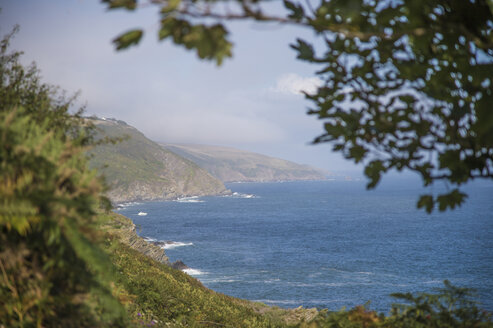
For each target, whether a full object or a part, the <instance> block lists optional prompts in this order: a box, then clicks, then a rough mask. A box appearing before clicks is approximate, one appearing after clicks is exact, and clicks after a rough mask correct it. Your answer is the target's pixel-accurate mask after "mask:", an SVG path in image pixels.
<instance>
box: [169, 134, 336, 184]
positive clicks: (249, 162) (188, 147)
mask: <svg viewBox="0 0 493 328" xmlns="http://www.w3.org/2000/svg"><path fill="white" fill-rule="evenodd" d="M161 145H162V146H163V147H164V148H165V149H168V150H170V151H172V152H174V153H176V154H178V155H180V156H183V157H185V158H187V159H189V160H191V161H193V162H194V163H196V164H197V165H199V166H200V167H202V168H204V169H206V170H207V171H208V172H209V173H210V174H212V175H213V176H215V177H216V178H218V179H219V180H221V181H222V182H235V181H238V182H239V181H242V182H247V181H249V182H266V181H293V180H324V179H326V177H327V172H324V171H322V170H319V169H315V168H312V167H310V166H308V165H300V164H296V163H293V162H290V161H286V160H283V159H279V158H273V157H269V156H265V155H261V154H257V153H252V152H248V151H243V150H238V149H234V148H228V147H218V146H206V145H192V144H164V143H162V144H161Z"/></svg>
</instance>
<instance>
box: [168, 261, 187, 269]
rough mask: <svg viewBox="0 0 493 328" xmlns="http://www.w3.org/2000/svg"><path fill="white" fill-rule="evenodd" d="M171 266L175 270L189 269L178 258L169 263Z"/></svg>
mask: <svg viewBox="0 0 493 328" xmlns="http://www.w3.org/2000/svg"><path fill="white" fill-rule="evenodd" d="M171 267H172V268H173V269H176V270H186V269H190V268H189V267H188V266H187V265H186V264H185V263H183V262H182V261H180V260H178V261H176V262H173V263H171Z"/></svg>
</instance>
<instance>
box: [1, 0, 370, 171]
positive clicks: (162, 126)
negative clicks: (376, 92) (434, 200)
mask: <svg viewBox="0 0 493 328" xmlns="http://www.w3.org/2000/svg"><path fill="white" fill-rule="evenodd" d="M0 7H1V8H2V12H1V13H0V33H1V34H2V35H4V34H6V33H7V32H9V31H10V30H11V28H12V27H13V26H14V24H19V25H20V26H21V30H20V32H19V34H18V35H17V36H16V38H15V40H14V42H13V48H15V49H16V50H23V51H24V52H25V55H24V57H23V61H24V62H25V63H26V64H28V63H30V62H32V61H35V62H36V63H37V65H38V67H39V68H40V69H41V72H42V76H43V78H44V81H45V82H48V83H51V84H55V85H59V86H61V87H62V88H63V89H65V90H67V91H68V92H69V93H73V92H76V91H81V96H80V102H81V103H85V104H87V113H88V114H96V115H97V116H100V117H101V116H102V117H114V118H118V119H121V120H124V121H126V122H127V123H129V124H130V125H133V126H135V127H136V128H137V129H139V130H141V131H142V132H143V133H144V134H145V135H146V136H147V137H149V138H151V139H153V140H156V141H163V142H182V143H202V144H214V145H224V146H232V147H236V148H240V149H245V150H250V151H256V152H259V153H263V154H266V155H271V156H276V157H281V158H285V159H289V160H292V161H295V162H298V163H305V164H311V165H314V166H317V167H320V168H324V169H327V170H330V171H333V172H338V171H352V170H354V169H356V172H358V173H359V172H361V168H356V167H355V166H353V165H352V164H351V163H350V162H348V161H346V160H344V159H343V158H342V156H341V155H340V154H335V153H332V152H331V150H330V147H329V146H328V145H318V146H312V145H309V143H310V141H311V140H312V139H313V138H314V137H316V136H317V135H319V134H321V133H322V132H323V130H322V123H321V122H320V121H318V120H317V119H316V118H315V117H314V116H308V115H306V111H307V108H308V107H309V106H310V105H311V104H310V103H309V102H308V101H306V100H305V99H304V97H303V96H302V95H301V94H300V92H299V90H300V89H303V88H304V89H305V90H307V91H310V90H313V88H314V87H315V86H316V85H317V83H320V81H319V80H318V79H317V78H316V77H315V75H314V71H315V70H316V67H314V66H310V65H309V64H306V63H302V62H300V61H297V60H296V58H295V57H296V53H295V52H294V51H293V50H292V49H290V48H289V43H290V42H293V41H294V40H295V38H296V37H297V36H304V37H310V36H311V35H310V34H309V31H303V30H300V29H295V28H293V27H280V26H277V25H262V24H254V23H252V22H243V23H234V24H229V26H230V28H231V31H232V35H231V39H232V40H233V42H234V45H235V46H234V49H233V52H234V58H233V59H232V60H227V61H225V63H224V64H223V66H221V67H219V68H218V67H216V65H215V64H214V63H210V62H205V61H199V60H198V59H197V57H196V55H195V53H193V52H190V51H186V50H183V49H182V48H178V47H176V46H174V45H173V44H172V43H171V42H170V41H165V42H157V30H158V27H159V24H158V19H159V18H158V11H157V9H156V8H152V7H151V8H145V9H143V10H140V11H137V12H136V13H129V12H127V11H124V10H113V11H110V12H109V11H106V8H105V6H104V5H102V4H101V3H100V2H99V1H98V0H15V1H14V0H0ZM134 27H143V28H144V29H145V35H144V39H143V42H141V44H140V45H139V46H137V47H132V48H130V49H129V50H126V51H123V52H116V51H115V50H114V48H113V45H112V44H111V40H112V39H113V38H114V37H116V36H117V35H118V34H120V33H121V32H123V31H125V30H127V29H130V28H134ZM356 172H355V173H356Z"/></svg>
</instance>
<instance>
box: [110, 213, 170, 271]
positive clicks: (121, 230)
mask: <svg viewBox="0 0 493 328" xmlns="http://www.w3.org/2000/svg"><path fill="white" fill-rule="evenodd" d="M104 228H105V230H106V231H108V232H109V233H110V234H112V235H114V236H116V237H117V238H118V239H119V240H120V242H122V243H123V244H126V245H128V246H130V248H132V249H134V250H136V251H138V252H139V253H142V254H144V255H146V256H148V257H150V258H151V259H153V260H154V261H157V262H159V263H163V264H166V265H171V264H170V262H169V259H168V257H167V256H166V253H165V251H164V249H162V248H161V247H159V246H156V245H154V244H152V243H150V242H148V241H146V240H145V239H144V238H142V237H140V236H139V235H137V229H136V226H135V224H134V223H133V222H132V220H130V219H129V218H127V217H125V216H123V215H120V214H116V213H112V214H111V218H110V219H109V220H108V222H107V223H106V226H105V227H104Z"/></svg>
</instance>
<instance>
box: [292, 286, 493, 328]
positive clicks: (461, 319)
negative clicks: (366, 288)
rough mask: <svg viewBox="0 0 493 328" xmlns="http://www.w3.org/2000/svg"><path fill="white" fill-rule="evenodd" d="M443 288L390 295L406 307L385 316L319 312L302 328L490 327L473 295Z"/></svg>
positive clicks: (352, 311)
mask: <svg viewBox="0 0 493 328" xmlns="http://www.w3.org/2000/svg"><path fill="white" fill-rule="evenodd" d="M444 284H445V286H444V288H441V289H439V290H438V291H437V293H434V294H430V293H418V294H416V295H413V294H411V293H406V294H393V295H392V296H394V297H395V298H397V299H400V300H402V301H404V302H405V304H394V305H393V306H392V309H391V311H390V314H389V315H388V316H385V315H384V314H382V313H380V314H378V313H376V312H375V311H370V310H368V309H366V307H365V306H357V307H355V308H353V309H350V310H345V309H342V310H340V311H338V312H327V311H322V312H320V314H319V315H318V316H317V318H315V319H314V320H313V321H312V322H311V323H309V324H308V325H305V324H301V326H302V327H304V326H309V327H310V324H312V325H313V327H338V328H339V327H340V328H360V327H363V328H372V327H374V328H377V327H382V328H383V327H385V328H401V327H402V328H408V327H412V328H415V327H416V328H417V327H419V328H435V327H448V328H455V327H457V328H459V327H477V328H479V327H493V322H492V321H491V318H492V317H491V313H489V312H487V311H484V310H481V309H479V308H478V307H477V304H476V303H475V302H474V301H473V300H472V299H471V296H472V295H473V294H472V292H471V291H470V290H468V289H466V288H459V287H455V286H453V285H452V284H451V283H450V282H449V281H445V282H444Z"/></svg>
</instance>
